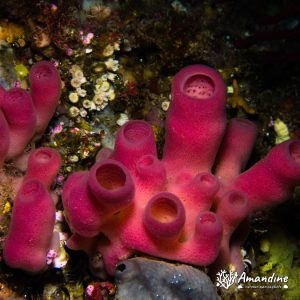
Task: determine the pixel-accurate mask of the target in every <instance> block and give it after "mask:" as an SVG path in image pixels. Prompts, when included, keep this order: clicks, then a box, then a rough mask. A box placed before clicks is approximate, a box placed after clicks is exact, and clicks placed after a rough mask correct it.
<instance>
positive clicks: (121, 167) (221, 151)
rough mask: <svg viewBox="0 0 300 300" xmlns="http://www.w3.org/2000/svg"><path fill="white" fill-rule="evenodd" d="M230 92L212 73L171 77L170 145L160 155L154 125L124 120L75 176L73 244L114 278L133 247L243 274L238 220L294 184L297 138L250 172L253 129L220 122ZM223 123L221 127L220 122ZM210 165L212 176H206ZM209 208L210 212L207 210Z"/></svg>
mask: <svg viewBox="0 0 300 300" xmlns="http://www.w3.org/2000/svg"><path fill="white" fill-rule="evenodd" d="M225 103H226V90H225V85H224V82H223V81H222V78H221V77H220V75H219V74H218V73H217V72H216V71H214V70H213V69H211V68H209V67H206V66H202V65H195V66H190V67H187V68H184V69H183V70H181V71H180V72H179V73H178V74H177V75H176V76H175V78H174V82H173V87H172V102H171V105H170V109H169V112H168V116H167V120H166V144H165V147H164V154H163V158H162V160H159V159H158V158H157V154H156V147H155V140H154V134H153V132H152V129H151V126H150V125H149V124H147V123H146V122H143V121H130V122H128V123H126V124H125V125H123V126H122V127H121V128H120V130H119V131H118V133H117V137H116V143H115V149H114V151H109V150H107V149H104V150H103V151H101V152H100V153H99V155H98V157H97V159H98V162H97V163H96V164H95V165H94V166H93V167H92V169H91V170H90V171H85V172H78V173H75V174H72V175H71V176H70V177H69V178H68V180H67V182H66V184H65V187H64V191H63V204H64V208H65V213H66V215H67V220H68V222H69V225H70V228H71V230H72V232H73V236H72V237H71V238H70V240H69V241H68V245H69V247H71V248H73V249H82V250H84V251H86V252H87V253H88V254H89V255H93V254H94V253H95V252H97V251H98V252H100V253H101V254H102V257H103V261H104V264H105V266H106V269H107V271H108V272H109V273H110V274H113V273H114V270H115V266H116V264H117V263H118V261H119V260H122V259H125V258H127V257H129V256H130V255H132V254H134V253H137V252H144V253H147V254H150V255H153V256H157V257H163V258H166V259H171V260H176V261H181V262H186V263H190V264H194V265H200V266H207V265H210V264H212V263H214V265H213V267H212V270H214V271H217V270H219V269H220V268H225V267H227V266H228V265H229V264H233V265H235V266H236V268H238V270H240V266H242V265H243V264H242V260H241V257H240V256H239V251H238V249H239V246H240V244H241V243H242V242H243V241H244V238H243V237H242V234H240V233H241V232H244V231H243V230H241V228H243V227H244V226H243V224H245V223H246V220H247V218H248V217H249V216H250V215H251V213H252V212H253V211H254V210H257V209H261V208H264V207H267V206H271V205H273V204H277V203H280V202H282V201H284V200H286V199H287V197H288V196H289V195H290V193H291V191H292V190H293V188H294V187H295V185H296V184H297V182H299V180H300V141H296V140H295V141H287V142H285V143H282V144H280V145H278V146H276V147H275V148H273V150H271V152H270V153H269V155H268V156H267V157H266V158H265V159H263V160H262V161H260V162H258V163H257V164H256V165H254V166H253V167H252V168H251V169H250V170H248V171H246V172H244V173H242V174H240V172H242V171H243V170H244V168H245V167H246V164H247V161H248V158H249V156H250V154H251V151H252V148H253V145H254V143H255V139H256V135H257V131H256V126H255V125H254V124H253V123H252V122H250V121H247V120H244V119H233V120H232V121H230V122H229V123H227V122H226V118H225ZM226 127H227V128H226ZM212 170H215V174H216V175H213V174H212ZM212 210H213V211H212Z"/></svg>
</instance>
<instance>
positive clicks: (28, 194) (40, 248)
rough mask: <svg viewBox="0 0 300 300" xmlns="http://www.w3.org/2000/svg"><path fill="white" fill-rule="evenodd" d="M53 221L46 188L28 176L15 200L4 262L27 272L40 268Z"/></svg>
mask: <svg viewBox="0 0 300 300" xmlns="http://www.w3.org/2000/svg"><path fill="white" fill-rule="evenodd" d="M54 222H55V207H54V203H53V201H52V199H51V197H50V195H49V194H48V192H47V190H46V188H45V187H44V185H43V184H42V183H41V182H40V181H38V180H36V179H30V180H27V181H26V182H25V183H24V184H23V186H22V187H21V189H20V191H19V193H18V195H17V197H16V199H15V202H14V208H13V214H12V219H11V224H10V228H9V233H8V235H7V237H6V240H5V244H4V249H3V257H4V260H5V262H6V263H7V264H8V265H9V266H10V267H12V268H17V269H22V270H24V271H27V272H32V273H36V272H40V271H43V270H44V269H45V268H46V266H47V265H46V255H47V252H48V251H49V249H50V244H51V237H52V232H53V228H54Z"/></svg>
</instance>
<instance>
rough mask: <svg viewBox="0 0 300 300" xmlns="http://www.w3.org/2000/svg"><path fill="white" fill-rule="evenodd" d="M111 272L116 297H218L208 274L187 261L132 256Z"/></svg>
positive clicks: (209, 299)
mask: <svg viewBox="0 0 300 300" xmlns="http://www.w3.org/2000/svg"><path fill="white" fill-rule="evenodd" d="M115 276H116V283H117V294H116V299H118V300H132V299H135V300H197V299H199V300H200V299H201V300H206V299H207V300H215V299H220V298H219V296H218V294H217V291H216V288H215V286H214V285H213V283H212V282H211V280H210V278H209V277H208V276H207V275H206V274H205V273H204V272H202V271H200V270H198V269H195V268H193V267H191V266H187V265H173V264H170V263H166V262H163V261H158V260H152V259H148V258H142V257H135V258H131V259H128V260H125V261H123V262H120V263H119V264H118V266H117V271H116V275H115Z"/></svg>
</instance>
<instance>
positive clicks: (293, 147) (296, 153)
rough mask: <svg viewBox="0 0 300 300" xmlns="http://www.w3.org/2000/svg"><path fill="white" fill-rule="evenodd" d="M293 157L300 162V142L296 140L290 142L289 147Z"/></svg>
mask: <svg viewBox="0 0 300 300" xmlns="http://www.w3.org/2000/svg"><path fill="white" fill-rule="evenodd" d="M289 150H290V154H291V157H292V158H293V160H294V161H295V162H296V163H300V142H299V141H295V142H292V143H291V144H290V147H289Z"/></svg>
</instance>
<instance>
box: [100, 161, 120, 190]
mask: <svg viewBox="0 0 300 300" xmlns="http://www.w3.org/2000/svg"><path fill="white" fill-rule="evenodd" d="M96 178H97V181H98V183H99V184H100V185H101V187H103V188H105V189H107V190H110V191H114V190H117V189H119V188H121V187H123V186H124V185H125V182H126V174H125V173H124V171H123V170H122V169H121V168H120V167H119V166H116V165H113V164H107V165H102V166H100V167H99V168H98V170H97V171H96Z"/></svg>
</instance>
